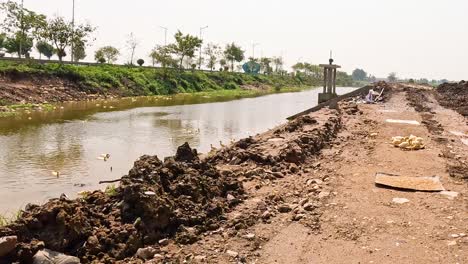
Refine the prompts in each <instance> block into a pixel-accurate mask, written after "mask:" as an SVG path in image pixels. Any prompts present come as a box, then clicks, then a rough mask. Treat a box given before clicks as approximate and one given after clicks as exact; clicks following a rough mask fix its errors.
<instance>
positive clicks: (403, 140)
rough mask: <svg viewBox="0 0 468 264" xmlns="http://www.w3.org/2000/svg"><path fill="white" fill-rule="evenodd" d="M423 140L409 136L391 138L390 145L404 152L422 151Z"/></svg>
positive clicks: (423, 146)
mask: <svg viewBox="0 0 468 264" xmlns="http://www.w3.org/2000/svg"><path fill="white" fill-rule="evenodd" d="M423 141H424V140H423V139H422V138H420V137H416V136H414V135H410V136H409V137H392V144H393V146H395V147H398V148H401V149H404V150H419V149H424V148H425V147H426V146H425V145H424V142H423Z"/></svg>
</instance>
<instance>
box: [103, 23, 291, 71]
mask: <svg viewBox="0 0 468 264" xmlns="http://www.w3.org/2000/svg"><path fill="white" fill-rule="evenodd" d="M202 44H203V41H202V40H201V39H200V38H198V37H196V36H192V35H190V34H183V33H182V32H180V31H178V32H177V33H176V34H175V35H174V43H171V44H168V45H157V46H156V47H155V48H153V49H152V50H151V52H150V53H149V58H150V59H151V62H152V65H153V66H156V65H159V66H161V67H163V68H166V67H170V68H192V69H195V68H196V67H197V63H196V62H199V63H202V64H204V65H205V66H206V67H207V68H208V69H209V70H211V71H213V70H215V69H217V67H218V66H220V68H219V69H220V70H224V71H228V70H229V69H230V70H231V71H234V70H235V69H236V68H235V66H236V63H240V62H242V61H244V60H245V59H246V57H245V51H244V50H243V49H242V48H241V47H240V46H239V45H237V44H235V43H231V44H228V45H226V46H225V47H224V48H223V47H222V46H220V45H217V44H214V43H208V44H207V45H206V46H205V47H204V49H203V52H202V54H203V55H204V56H203V57H202V58H199V57H198V58H197V57H196V54H197V51H199V50H200V49H201V48H202ZM137 46H138V41H136V40H135V38H134V37H133V34H130V36H129V40H128V41H127V48H129V49H130V51H131V53H132V54H134V51H135V48H136V47H137ZM120 55H121V52H120V51H119V49H117V48H116V47H113V46H104V47H101V48H99V49H98V50H97V51H96V53H95V56H94V58H95V60H96V61H97V62H99V63H109V64H113V63H115V62H116V61H117V60H118V58H119V56H120ZM248 61H251V62H256V63H259V64H260V66H261V72H263V73H265V74H271V73H273V72H280V71H281V70H282V68H283V59H282V58H281V57H274V58H266V57H265V58H248ZM128 63H129V64H133V55H132V56H131V58H130V61H129V62H128ZM137 63H138V64H140V65H142V64H143V63H144V61H143V60H142V59H139V60H138V61H137ZM272 65H274V67H273V66H272Z"/></svg>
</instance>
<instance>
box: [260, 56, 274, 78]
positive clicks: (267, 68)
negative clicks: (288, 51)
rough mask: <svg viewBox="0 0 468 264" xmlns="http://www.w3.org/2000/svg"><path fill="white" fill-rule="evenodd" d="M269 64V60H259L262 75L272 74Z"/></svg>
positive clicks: (270, 60)
mask: <svg viewBox="0 0 468 264" xmlns="http://www.w3.org/2000/svg"><path fill="white" fill-rule="evenodd" d="M271 62H272V59H271V58H261V59H260V67H261V71H263V73H264V74H270V73H271V72H273V68H272V67H271V66H270V64H271Z"/></svg>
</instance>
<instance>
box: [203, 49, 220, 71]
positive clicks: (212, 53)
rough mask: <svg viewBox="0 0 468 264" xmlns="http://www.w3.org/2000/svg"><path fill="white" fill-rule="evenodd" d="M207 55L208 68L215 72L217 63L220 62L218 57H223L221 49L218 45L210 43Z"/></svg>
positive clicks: (206, 51)
mask: <svg viewBox="0 0 468 264" xmlns="http://www.w3.org/2000/svg"><path fill="white" fill-rule="evenodd" d="M205 55H206V56H207V57H208V58H207V63H206V66H207V67H208V68H209V69H210V71H213V70H214V68H215V67H216V63H217V62H218V57H219V56H220V55H221V47H219V46H218V45H216V44H213V43H209V44H208V45H207V46H206V47H205Z"/></svg>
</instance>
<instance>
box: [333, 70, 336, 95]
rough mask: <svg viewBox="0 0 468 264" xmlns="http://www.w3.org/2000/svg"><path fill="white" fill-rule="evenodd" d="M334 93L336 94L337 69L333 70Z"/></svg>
mask: <svg viewBox="0 0 468 264" xmlns="http://www.w3.org/2000/svg"><path fill="white" fill-rule="evenodd" d="M333 93H334V94H336V68H335V69H333Z"/></svg>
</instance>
